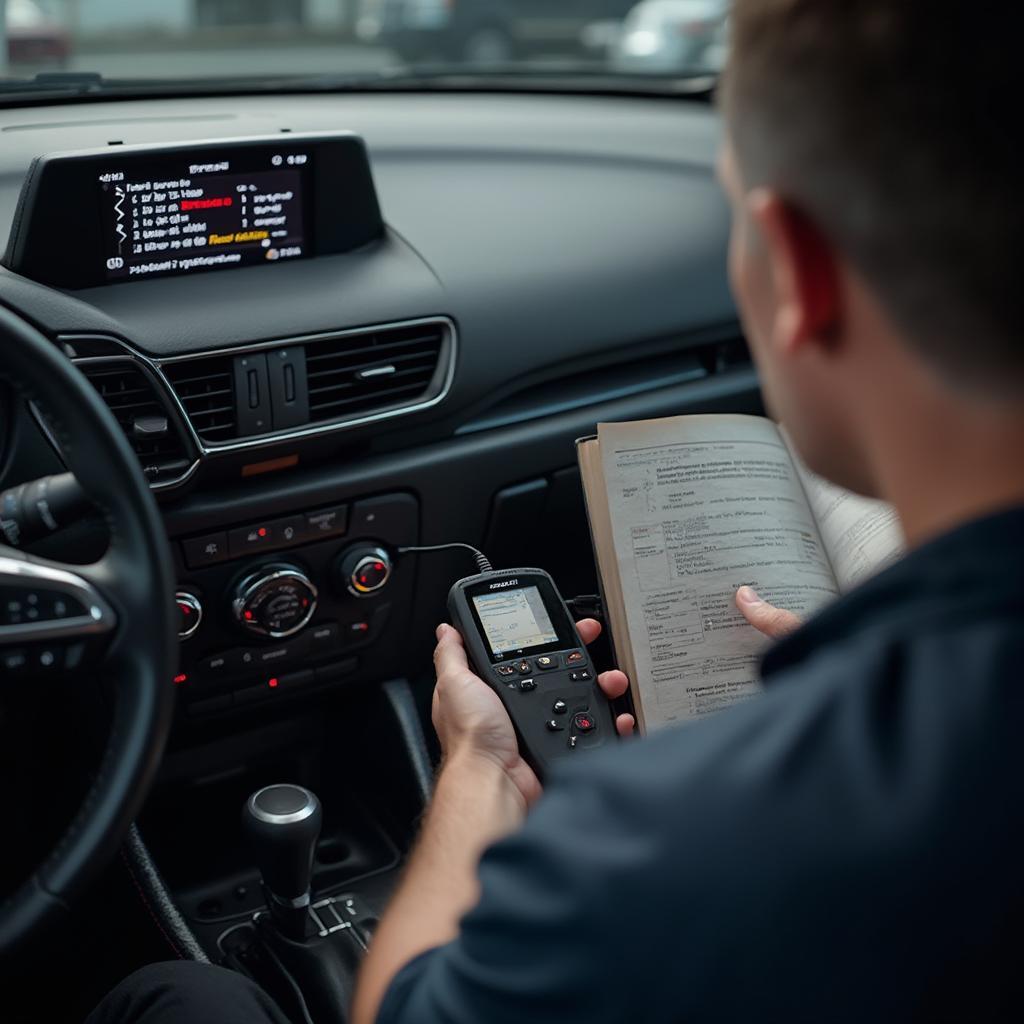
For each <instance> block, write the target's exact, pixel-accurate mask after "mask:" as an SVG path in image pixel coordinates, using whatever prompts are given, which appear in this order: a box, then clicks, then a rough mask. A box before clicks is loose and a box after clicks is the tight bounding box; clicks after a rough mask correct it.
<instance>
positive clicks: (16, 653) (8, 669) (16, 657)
mask: <svg viewBox="0 0 1024 1024" xmlns="http://www.w3.org/2000/svg"><path fill="white" fill-rule="evenodd" d="M0 668H2V669H3V670H4V675H8V674H10V675H12V676H15V675H21V674H23V673H24V672H27V671H28V654H26V653H25V651H21V650H7V651H2V652H0Z"/></svg>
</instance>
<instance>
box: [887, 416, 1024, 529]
mask: <svg viewBox="0 0 1024 1024" xmlns="http://www.w3.org/2000/svg"><path fill="white" fill-rule="evenodd" d="M906 407H907V408H910V409H913V410H914V413H913V415H908V414H904V413H900V412H897V413H896V414H895V415H894V416H892V417H891V419H890V422H889V424H888V425H887V427H886V429H885V431H884V434H883V433H882V432H881V431H880V432H879V433H878V434H877V435H876V437H877V443H876V445H875V450H874V453H873V454H874V460H873V461H874V465H875V470H876V479H877V481H878V484H879V491H880V492H881V493H882V494H883V495H884V496H885V497H886V498H887V500H889V501H890V502H892V504H893V505H895V506H896V509H897V511H898V512H899V516H900V521H901V522H902V524H903V529H904V532H905V534H906V538H907V542H908V544H909V545H910V546H911V547H917V546H919V545H921V544H923V543H925V542H926V541H928V540H931V539H932V538H934V537H937V536H939V535H940V534H943V533H947V532H949V531H950V530H952V529H955V528H956V527H957V526H960V525H962V524H964V523H967V522H970V521H971V520H974V519H980V518H983V517H984V516H986V515H990V514H993V513H995V512H999V511H1002V510H1005V509H1008V508H1013V507H1015V506H1022V507H1024V408H1022V407H1021V403H1006V404H1005V405H1003V406H999V405H996V404H982V403H980V402H976V401H972V400H970V399H965V398H956V399H948V400H946V399H936V396H932V400H925V401H923V402H917V401H915V402H912V403H908V404H907V406H906ZM885 435H887V439H886V436H885Z"/></svg>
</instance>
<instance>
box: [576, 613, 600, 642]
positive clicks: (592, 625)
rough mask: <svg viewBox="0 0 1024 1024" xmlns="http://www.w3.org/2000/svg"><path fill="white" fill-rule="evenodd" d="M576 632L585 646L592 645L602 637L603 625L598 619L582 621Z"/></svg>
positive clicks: (577, 624)
mask: <svg viewBox="0 0 1024 1024" xmlns="http://www.w3.org/2000/svg"><path fill="white" fill-rule="evenodd" d="M576 632H577V633H579V635H580V639H581V640H582V641H583V642H584V643H585V644H592V643H593V642H594V641H595V640H596V639H597V638H598V637H599V636H600V635H601V623H600V622H598V621H597V619H580V621H579V622H577V623H576Z"/></svg>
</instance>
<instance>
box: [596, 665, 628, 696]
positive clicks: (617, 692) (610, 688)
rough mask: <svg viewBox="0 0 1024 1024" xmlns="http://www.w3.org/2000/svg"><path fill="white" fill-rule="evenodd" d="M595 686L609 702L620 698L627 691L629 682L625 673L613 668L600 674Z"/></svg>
mask: <svg viewBox="0 0 1024 1024" xmlns="http://www.w3.org/2000/svg"><path fill="white" fill-rule="evenodd" d="M597 685H598V686H600V687H601V689H602V690H603V691H604V695H605V696H606V697H607V698H608V699H609V700H614V698H616V697H621V696H622V695H623V694H624V693H625V692H626V690H628V689H629V680H628V679H627V678H626V673H625V672H620V671H619V670H618V669H617V668H613V669H612V670H611V671H610V672H602V673H601V674H600V675H599V676H598V677H597Z"/></svg>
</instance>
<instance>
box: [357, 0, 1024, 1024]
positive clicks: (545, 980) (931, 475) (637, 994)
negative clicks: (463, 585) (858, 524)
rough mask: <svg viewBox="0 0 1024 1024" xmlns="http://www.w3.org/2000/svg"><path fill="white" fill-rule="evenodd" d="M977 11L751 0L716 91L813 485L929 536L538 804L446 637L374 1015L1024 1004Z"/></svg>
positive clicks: (976, 1012) (998, 171) (999, 139)
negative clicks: (750, 682) (718, 697)
mask: <svg viewBox="0 0 1024 1024" xmlns="http://www.w3.org/2000/svg"><path fill="white" fill-rule="evenodd" d="M963 14H964V12H963V8H962V6H957V7H956V8H953V7H952V5H948V6H947V5H945V4H943V3H936V2H935V0H927V2H925V0H900V2H898V3H894V2H891V0H737V2H736V4H735V8H734V11H733V15H732V32H733V45H732V55H731V58H730V66H729V69H728V71H727V73H726V77H725V82H724V88H723V93H724V97H723V112H724V118H725V141H724V144H723V153H722V160H721V167H720V173H721V178H722V182H723V185H724V187H725V189H726V192H727V193H728V195H729V198H730V202H731V204H732V207H733V212H734V227H733V237H732V244H731V253H730V272H731V276H732V281H733V286H734V289H735V292H736V296H737V299H738V301H739V304H740V307H741V309H742V313H743V317H744V321H745V326H746V331H747V336H748V338H749V341H750V345H751V348H752V351H753V354H754V357H755V359H756V362H757V365H758V368H759V371H760V374H761V380H762V384H763V389H764V394H765V398H766V401H767V403H768V406H769V408H770V409H771V411H772V412H773V413H774V414H775V415H776V416H777V417H778V418H779V419H781V420H782V421H783V422H784V423H785V425H786V427H787V429H788V430H789V432H790V434H791V436H792V437H793V439H794V441H795V443H796V445H797V447H798V448H799V450H800V451H801V453H802V454H803V456H804V457H805V458H806V460H807V461H808V463H809V464H810V465H811V467H812V468H813V469H814V470H816V471H817V472H819V473H821V474H823V475H825V476H827V477H829V478H831V479H832V480H834V481H835V482H837V483H839V484H842V485H844V486H846V487H849V488H852V489H855V490H857V491H859V492H861V493H863V494H868V495H873V496H877V497H881V498H884V499H886V500H888V501H890V502H892V503H893V504H895V506H896V508H897V510H898V512H899V514H900V518H901V521H902V525H903V528H904V531H905V534H906V538H907V542H908V546H909V548H910V553H909V555H908V556H907V557H906V559H905V560H904V561H903V562H901V563H900V564H898V565H896V566H894V567H892V568H891V569H889V570H887V571H886V572H885V573H883V574H882V575H881V576H879V577H877V578H876V579H874V580H873V581H871V582H869V583H867V584H866V585H865V586H863V587H862V588H861V589H860V590H858V591H857V592H855V593H853V594H850V595H848V596H847V597H845V598H843V599H841V600H840V601H838V602H836V603H835V604H834V605H833V606H831V607H830V608H828V609H827V610H826V611H824V612H823V613H822V614H821V615H819V616H818V617H817V618H816V619H815V620H813V621H812V622H810V623H808V624H807V625H806V626H804V627H802V628H800V629H798V630H796V632H795V633H793V634H792V635H791V636H788V637H786V638H785V639H783V640H782V641H781V642H780V643H779V644H778V645H776V646H775V647H774V648H773V649H772V651H771V652H770V653H769V654H768V655H767V657H766V659H765V662H764V666H763V676H764V681H765V684H766V686H765V690H766V692H765V693H764V695H763V696H761V697H759V698H758V699H757V700H753V701H749V702H747V703H745V704H742V705H740V706H738V707H735V708H733V709H730V710H728V711H725V712H722V713H721V714H720V715H718V716H716V717H714V718H710V719H707V720H702V721H700V722H698V723H696V724H693V725H690V726H686V727H683V728H679V729H675V730H666V731H664V732H661V733H659V734H657V735H655V736H652V737H649V738H647V739H644V740H641V741H633V742H629V743H623V744H622V745H621V746H620V748H619V749H617V750H615V751H612V752H611V753H609V754H601V755H598V756H595V757H592V758H590V759H588V760H586V761H584V762H579V763H577V764H574V765H572V766H571V767H569V768H567V769H565V770H564V771H563V772H562V773H561V774H560V775H558V776H557V777H556V778H555V779H554V780H553V781H552V783H551V784H550V786H549V788H548V791H547V792H546V793H544V794H542V793H541V790H540V786H539V784H538V782H537V779H536V778H535V777H534V775H533V773H532V772H531V771H530V769H529V768H528V767H527V766H526V764H525V763H524V762H523V761H522V760H521V758H520V757H519V754H518V752H517V749H516V743H515V739H514V736H513V733H512V729H511V726H510V724H509V721H508V719H507V717H506V716H505V714H504V712H503V711H502V708H501V705H500V703H499V702H498V700H497V698H496V697H495V696H494V694H493V693H492V692H491V691H490V690H489V689H488V688H487V687H486V686H485V685H484V684H483V683H482V682H481V681H480V680H479V679H477V678H476V677H475V676H474V675H473V674H472V673H471V672H470V671H469V669H468V668H467V665H466V659H465V653H464V651H463V649H462V646H461V642H460V639H459V637H458V635H457V634H456V633H455V632H454V630H452V629H451V628H450V627H447V626H441V627H439V630H438V646H437V651H436V656H435V662H436V667H437V673H438V683H437V689H436V692H435V696H434V710H433V714H434V723H435V725H436V727H437V731H438V735H439V737H440V740H441V744H442V747H443V750H444V762H443V765H442V768H441V771H440V774H439V776H438V780H437V789H436V793H435V796H434V799H433V802H432V806H431V808H430V811H429V813H428V816H427V819H426V821H425V824H424V827H423V832H422V835H421V837H420V840H419V842H418V844H417V847H416V849H415V851H414V853H413V855H412V857H411V860H410V863H409V866H408V869H407V871H406V874H405V877H404V880H403V882H402V883H401V885H400V887H399V890H398V892H397V893H396V895H395V897H394V900H393V901H392V903H391V905H390V907H389V908H388V910H387V913H386V914H385V915H384V918H383V920H382V922H381V924H380V927H379V929H378V931H377V934H376V937H375V940H374V943H373V946H372V949H371V950H370V953H369V956H368V958H367V960H366V963H365V965H364V968H363V970H362V974H361V977H360V981H359V985H358V990H357V993H356V997H355V1008H354V1017H355V1021H356V1024H372V1022H374V1021H378V1022H379V1024H406V1022H415V1024H432V1022H435V1021H436V1022H442V1021H443V1022H451V1024H462V1022H467V1024H468V1022H471V1021H472V1022H486V1024H503V1022H519V1021H530V1022H531V1024H545V1022H549V1021H551V1022H554V1021H566V1020H573V1021H575V1020H579V1021H587V1022H588V1024H604V1022H618V1021H627V1020H634V1019H635V1020H644V1021H651V1022H662V1021H664V1022H670V1021H687V1022H690V1021H702V1020H716V1021H725V1020H728V1021H749V1020H754V1019H757V1020H767V1021H794V1020H809V1021H837V1020H839V1021H841V1020H849V1021H867V1020H870V1021H889V1020H892V1021H907V1020H916V1019H920V1020H936V1019H950V1020H952V1019H957V1020H994V1019H1008V1018H1015V1017H1019V1016H1020V1014H1021V1013H1022V1007H1024V1003H1022V1002H1021V996H1022V995H1024V993H1022V992H1021V991H1020V989H1021V987H1022V986H1021V983H1020V981H1018V976H1019V970H1018V965H1017V963H1016V958H1015V957H1014V952H1015V947H1016V945H1017V941H1016V940H1017V938H1018V935H1019V931H1018V928H1017V925H1018V923H1019V922H1020V920H1021V916H1022V910H1024V893H1022V882H1021V871H1020V868H1019V865H1020V863H1021V862H1022V860H1024V830H1022V827H1021V820H1022V815H1024V744H1022V742H1021V737H1022V736H1024V670H1022V668H1021V666H1022V664H1024V585H1022V580H1024V539H1022V538H1024V458H1022V452H1024V345H1022V342H1021V328H1022V326H1024V325H1022V323H1021V320H1022V317H1021V311H1022V307H1021V300H1020V286H1019V284H1018V282H1017V280H1016V266H1017V264H1018V262H1019V261H1018V259H1017V244H1018V237H1020V235H1021V228H1022V227H1024V225H1022V223H1021V220H1022V218H1021V212H1020V209H1021V206H1020V202H1019V199H1018V194H1017V192H1018V186H1017V180H1016V179H1017V174H1016V165H1015V164H1014V163H1012V162H1011V160H1010V158H1009V148H1008V147H1009V145H1010V140H1011V138H1012V125H1013V124H1015V123H1016V121H1017V118H1016V117H1015V114H1016V110H1015V105H1016V98H1017V95H1018V94H1019V91H1020V90H1019V88H1015V86H1019V79H1020V73H1019V71H1018V70H1017V64H1018V57H1017V54H1016V52H1015V51H1016V35H1015V34H1013V33H1011V32H1010V28H1009V26H1010V23H1009V21H1008V20H1007V21H1006V24H1005V25H1003V20H1004V18H1005V17H1006V16H1005V15H1004V14H1003V13H1002V10H1001V9H999V8H991V7H990V8H986V15H985V19H984V24H983V25H980V26H979V31H977V32H974V31H969V30H968V26H967V25H966V24H965V23H964V22H963ZM737 602H738V604H739V607H740V608H741V609H742V610H743V612H744V613H745V614H746V615H747V617H748V618H749V619H750V620H751V622H752V623H754V624H755V625H756V626H758V627H759V628H762V629H763V630H765V631H766V632H769V633H770V634H772V635H781V634H783V633H786V632H788V631H790V630H791V629H793V628H794V626H795V625H796V623H795V622H793V621H792V617H791V616H787V615H786V613H785V612H782V611H780V610H777V609H773V608H771V607H769V606H768V605H766V604H764V603H763V602H760V601H759V600H758V599H757V596H756V595H754V594H751V593H750V592H749V591H746V590H744V591H742V592H741V593H740V594H738V595H737ZM580 628H581V632H582V633H584V634H585V635H586V636H585V638H586V639H588V640H589V639H590V638H592V637H593V635H594V634H596V632H597V627H596V624H594V623H583V624H581V627H580ZM602 685H603V687H604V688H605V690H606V691H608V692H610V693H619V692H621V691H622V690H623V689H624V688H625V685H626V680H625V678H624V677H623V676H622V674H621V673H617V672H616V673H609V674H607V675H605V676H604V677H603V678H602ZM631 725H632V723H631V721H629V720H628V719H626V720H623V721H621V722H620V728H621V730H622V731H629V730H630V728H631Z"/></svg>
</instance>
